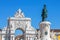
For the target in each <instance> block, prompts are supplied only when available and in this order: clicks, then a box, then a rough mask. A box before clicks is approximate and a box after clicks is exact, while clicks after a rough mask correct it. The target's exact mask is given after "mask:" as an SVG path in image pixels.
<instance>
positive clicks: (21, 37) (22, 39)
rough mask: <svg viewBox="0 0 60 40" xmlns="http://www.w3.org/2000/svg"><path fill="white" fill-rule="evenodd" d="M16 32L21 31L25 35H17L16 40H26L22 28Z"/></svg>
mask: <svg viewBox="0 0 60 40" xmlns="http://www.w3.org/2000/svg"><path fill="white" fill-rule="evenodd" d="M16 30H19V31H20V30H21V31H22V32H23V33H22V34H19V35H16V36H15V40H24V33H25V32H24V30H23V29H21V28H18V29H16ZM18 33H19V32H18Z"/></svg>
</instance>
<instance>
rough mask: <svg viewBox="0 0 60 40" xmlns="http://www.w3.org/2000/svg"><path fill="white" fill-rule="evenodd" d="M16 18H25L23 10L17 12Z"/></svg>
mask: <svg viewBox="0 0 60 40" xmlns="http://www.w3.org/2000/svg"><path fill="white" fill-rule="evenodd" d="M14 16H15V17H18V18H23V17H25V16H24V14H23V12H22V10H21V9H18V10H17V12H16V14H15V15H14Z"/></svg>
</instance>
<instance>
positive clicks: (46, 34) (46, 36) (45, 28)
mask: <svg viewBox="0 0 60 40" xmlns="http://www.w3.org/2000/svg"><path fill="white" fill-rule="evenodd" d="M50 24H51V23H50V22H48V21H42V22H41V23H40V32H41V40H51V39H50Z"/></svg>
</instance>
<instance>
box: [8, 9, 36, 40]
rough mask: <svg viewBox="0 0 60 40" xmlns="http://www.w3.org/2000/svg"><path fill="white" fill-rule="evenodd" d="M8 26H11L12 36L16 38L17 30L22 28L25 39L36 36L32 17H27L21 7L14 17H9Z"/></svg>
mask: <svg viewBox="0 0 60 40" xmlns="http://www.w3.org/2000/svg"><path fill="white" fill-rule="evenodd" d="M8 26H9V27H10V31H11V32H10V36H11V37H10V38H11V40H15V35H14V33H15V30H16V29H18V28H20V29H21V30H22V31H23V32H24V40H29V39H31V40H33V39H34V38H35V36H36V35H35V34H36V33H35V32H36V31H35V29H34V28H33V27H32V26H31V18H26V17H25V16H24V15H23V12H22V11H21V10H20V9H19V10H18V11H17V12H16V14H15V15H14V17H10V18H9V19H8Z"/></svg>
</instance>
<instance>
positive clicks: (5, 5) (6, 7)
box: [0, 0, 60, 29]
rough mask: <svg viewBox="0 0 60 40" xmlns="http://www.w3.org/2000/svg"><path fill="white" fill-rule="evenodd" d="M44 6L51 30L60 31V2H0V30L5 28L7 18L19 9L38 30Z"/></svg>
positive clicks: (54, 0)
mask: <svg viewBox="0 0 60 40" xmlns="http://www.w3.org/2000/svg"><path fill="white" fill-rule="evenodd" d="M44 4H46V6H47V10H48V18H47V20H49V21H50V22H51V28H52V29H60V0H0V28H1V29H2V28H3V27H5V26H7V18H8V17H13V16H14V14H15V12H16V11H17V10H18V9H19V8H20V9H22V11H23V12H24V15H25V17H29V18H31V22H32V26H33V27H34V28H36V29H38V28H39V22H40V21H41V13H42V9H43V5H44Z"/></svg>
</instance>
